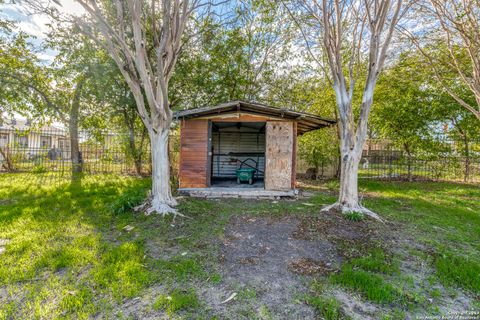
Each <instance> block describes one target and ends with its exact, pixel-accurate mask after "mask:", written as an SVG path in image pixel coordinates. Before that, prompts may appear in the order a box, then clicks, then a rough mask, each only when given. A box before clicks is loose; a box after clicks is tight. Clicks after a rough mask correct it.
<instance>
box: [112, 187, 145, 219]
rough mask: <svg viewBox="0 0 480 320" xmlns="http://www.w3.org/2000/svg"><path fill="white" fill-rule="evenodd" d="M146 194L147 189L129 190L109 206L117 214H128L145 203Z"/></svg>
mask: <svg viewBox="0 0 480 320" xmlns="http://www.w3.org/2000/svg"><path fill="white" fill-rule="evenodd" d="M146 194H147V192H146V190H145V189H138V188H133V189H129V190H127V191H125V192H123V193H122V194H121V195H120V196H119V197H118V198H117V199H115V201H112V203H111V204H110V205H109V206H110V208H111V210H112V212H113V213H115V214H123V213H127V212H130V211H132V209H133V208H134V207H136V206H138V205H140V204H141V203H142V202H143V201H145V198H146Z"/></svg>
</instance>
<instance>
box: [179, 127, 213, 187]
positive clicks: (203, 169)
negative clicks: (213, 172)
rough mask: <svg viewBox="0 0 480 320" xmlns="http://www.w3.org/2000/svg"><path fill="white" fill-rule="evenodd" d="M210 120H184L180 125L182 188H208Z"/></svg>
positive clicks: (180, 175)
mask: <svg viewBox="0 0 480 320" xmlns="http://www.w3.org/2000/svg"><path fill="white" fill-rule="evenodd" d="M207 166H208V120H184V121H181V125H180V167H179V171H180V172H179V183H180V188H206V187H208V177H207V171H208V170H207Z"/></svg>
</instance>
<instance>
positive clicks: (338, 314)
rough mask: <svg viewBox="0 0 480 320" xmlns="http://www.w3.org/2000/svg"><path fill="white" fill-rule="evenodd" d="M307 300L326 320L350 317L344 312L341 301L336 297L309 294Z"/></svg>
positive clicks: (339, 319)
mask: <svg viewBox="0 0 480 320" xmlns="http://www.w3.org/2000/svg"><path fill="white" fill-rule="evenodd" d="M306 301H307V303H308V304H309V305H311V306H312V307H314V308H315V310H316V311H317V314H318V315H319V316H320V317H321V318H322V319H325V320H342V319H349V317H347V316H346V315H344V314H343V313H342V309H341V307H340V303H339V302H338V301H337V300H336V299H334V298H326V297H322V296H315V297H312V296H308V297H307V298H306Z"/></svg>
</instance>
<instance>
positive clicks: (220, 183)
mask: <svg viewBox="0 0 480 320" xmlns="http://www.w3.org/2000/svg"><path fill="white" fill-rule="evenodd" d="M211 186H212V187H213V188H241V189H255V188H261V189H263V188H265V184H264V182H263V179H257V180H255V182H254V183H253V184H248V183H246V182H242V183H240V184H238V183H237V179H234V178H233V179H219V178H213V179H212V183H211Z"/></svg>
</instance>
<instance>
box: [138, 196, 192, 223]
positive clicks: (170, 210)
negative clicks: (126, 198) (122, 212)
mask: <svg viewBox="0 0 480 320" xmlns="http://www.w3.org/2000/svg"><path fill="white" fill-rule="evenodd" d="M176 205H177V201H176V200H175V199H173V198H172V200H171V201H168V202H161V201H159V200H157V199H152V196H151V195H149V196H148V198H147V200H146V201H145V202H144V203H142V204H141V205H139V206H136V207H134V208H133V210H134V211H136V212H143V213H144V214H145V215H146V216H149V215H151V214H152V213H155V214H161V215H162V216H163V217H166V216H168V215H170V214H171V215H173V217H174V218H175V217H177V216H180V217H186V216H185V215H184V214H181V213H180V212H178V210H177V209H175V208H174V207H175V206H176Z"/></svg>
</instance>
